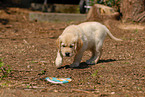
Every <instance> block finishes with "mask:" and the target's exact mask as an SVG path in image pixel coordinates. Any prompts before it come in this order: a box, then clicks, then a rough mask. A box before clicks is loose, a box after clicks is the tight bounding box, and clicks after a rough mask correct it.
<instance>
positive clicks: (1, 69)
mask: <svg viewBox="0 0 145 97" xmlns="http://www.w3.org/2000/svg"><path fill="white" fill-rule="evenodd" d="M2 60H3V58H1V59H0V73H2V75H1V76H0V80H2V79H3V78H4V77H8V75H9V74H10V73H11V71H12V69H11V68H10V65H5V64H4V62H3V61H2Z"/></svg>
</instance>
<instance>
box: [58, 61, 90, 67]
mask: <svg viewBox="0 0 145 97" xmlns="http://www.w3.org/2000/svg"><path fill="white" fill-rule="evenodd" d="M62 68H65V69H69V68H71V67H70V65H65V66H61V67H60V68H58V69H62ZM84 68H89V65H88V64H87V63H85V62H81V63H80V65H79V67H74V68H71V69H84Z"/></svg>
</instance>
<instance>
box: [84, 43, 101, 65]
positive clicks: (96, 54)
mask: <svg viewBox="0 0 145 97" xmlns="http://www.w3.org/2000/svg"><path fill="white" fill-rule="evenodd" d="M101 55H102V42H100V43H98V44H97V45H96V47H95V48H94V49H93V50H92V57H91V58H90V59H89V60H87V61H86V63H87V64H90V65H94V64H97V62H98V61H99V59H100V57H101Z"/></svg>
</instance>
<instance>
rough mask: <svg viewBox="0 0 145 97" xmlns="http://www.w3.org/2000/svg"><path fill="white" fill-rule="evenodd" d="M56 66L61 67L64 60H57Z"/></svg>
mask: <svg viewBox="0 0 145 97" xmlns="http://www.w3.org/2000/svg"><path fill="white" fill-rule="evenodd" d="M55 65H56V67H57V68H59V67H61V65H62V60H61V59H56V60H55Z"/></svg>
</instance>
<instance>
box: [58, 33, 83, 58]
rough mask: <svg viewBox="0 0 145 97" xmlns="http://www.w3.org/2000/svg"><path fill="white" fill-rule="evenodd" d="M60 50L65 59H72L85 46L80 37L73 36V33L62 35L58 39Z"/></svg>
mask: <svg viewBox="0 0 145 97" xmlns="http://www.w3.org/2000/svg"><path fill="white" fill-rule="evenodd" d="M57 45H58V49H59V51H60V53H61V55H62V56H63V57H71V56H73V55H74V54H75V53H77V51H78V50H80V48H81V47H82V45H83V42H82V40H81V39H79V38H78V37H76V36H74V35H72V34H71V33H69V34H66V35H62V36H60V37H59V38H58V39H57Z"/></svg>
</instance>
